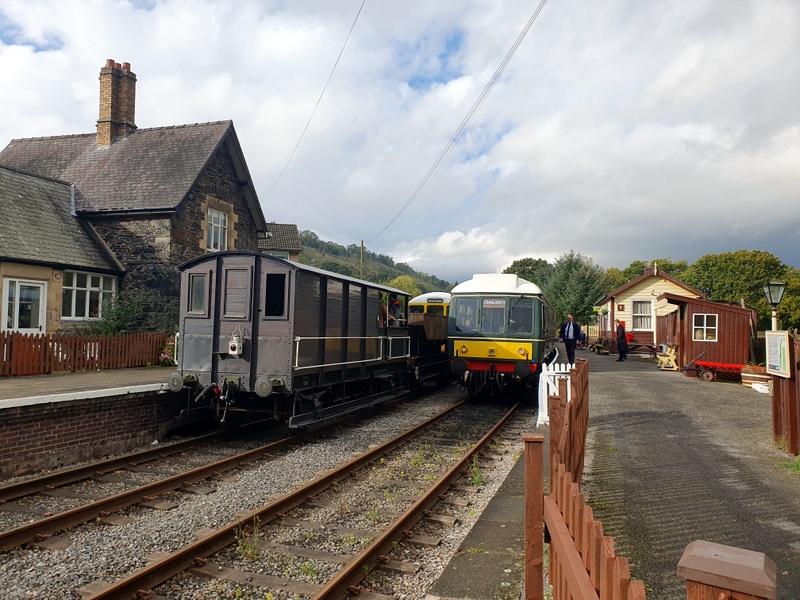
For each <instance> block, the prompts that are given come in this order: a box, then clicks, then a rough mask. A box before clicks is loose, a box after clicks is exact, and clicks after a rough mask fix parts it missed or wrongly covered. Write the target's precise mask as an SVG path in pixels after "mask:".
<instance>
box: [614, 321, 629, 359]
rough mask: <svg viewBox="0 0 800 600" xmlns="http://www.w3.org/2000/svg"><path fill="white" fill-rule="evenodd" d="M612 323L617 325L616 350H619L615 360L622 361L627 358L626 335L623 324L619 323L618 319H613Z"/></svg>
mask: <svg viewBox="0 0 800 600" xmlns="http://www.w3.org/2000/svg"><path fill="white" fill-rule="evenodd" d="M614 323H615V324H616V326H617V351H618V352H619V358H618V359H617V362H624V361H626V360H628V336H626V335H625V325H623V324H622V323H620V322H619V319H615V320H614Z"/></svg>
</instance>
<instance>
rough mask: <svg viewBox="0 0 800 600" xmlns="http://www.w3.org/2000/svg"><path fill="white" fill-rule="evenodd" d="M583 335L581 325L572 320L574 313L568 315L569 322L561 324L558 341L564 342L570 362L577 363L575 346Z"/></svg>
mask: <svg viewBox="0 0 800 600" xmlns="http://www.w3.org/2000/svg"><path fill="white" fill-rule="evenodd" d="M580 337H581V326H580V325H578V324H577V323H575V322H574V321H573V320H572V315H567V322H566V323H564V324H563V325H562V326H561V330H560V331H559V334H558V341H559V342H563V343H564V347H565V348H566V349H567V360H568V361H569V364H571V365H574V364H575V346H576V345H577V343H578V340H579V339H580Z"/></svg>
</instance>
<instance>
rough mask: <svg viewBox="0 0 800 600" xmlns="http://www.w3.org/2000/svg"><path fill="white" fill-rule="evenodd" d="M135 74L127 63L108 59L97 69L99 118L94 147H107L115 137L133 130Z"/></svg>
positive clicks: (134, 126)
mask: <svg viewBox="0 0 800 600" xmlns="http://www.w3.org/2000/svg"><path fill="white" fill-rule="evenodd" d="M135 115H136V74H135V73H132V72H131V65H130V63H122V64H119V63H115V62H114V60H113V59H111V58H109V59H108V60H107V61H106V66H104V67H103V68H101V69H100V118H99V119H97V145H98V146H110V145H111V144H112V143H113V141H114V140H115V139H116V138H120V137H125V136H126V135H128V134H129V133H133V132H134V131H136V123H135V119H134V117H135Z"/></svg>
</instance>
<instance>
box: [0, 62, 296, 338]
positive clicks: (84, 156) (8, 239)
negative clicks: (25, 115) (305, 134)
mask: <svg viewBox="0 0 800 600" xmlns="http://www.w3.org/2000/svg"><path fill="white" fill-rule="evenodd" d="M135 100H136V75H135V74H134V73H133V72H132V71H131V70H130V65H129V64H128V63H123V64H119V63H115V62H114V61H113V60H109V61H107V62H106V65H105V66H104V67H103V68H101V70H100V115H99V119H98V121H97V130H96V132H95V133H90V134H79V135H66V136H56V137H40V138H27V139H15V140H12V141H11V142H10V143H9V144H8V146H6V147H5V148H4V149H3V150H2V152H0V167H3V168H2V169H0V202H2V205H3V207H4V211H2V212H3V217H2V219H0V277H1V278H2V294H3V296H2V305H3V316H2V329H3V330H19V331H37V332H39V331H41V332H54V331H58V330H65V329H67V330H69V329H72V328H75V327H78V328H80V327H81V325H85V324H86V323H87V322H88V321H89V320H91V319H94V318H97V317H102V311H103V308H104V306H107V304H106V301H107V300H108V299H109V298H111V297H112V296H114V295H115V294H117V293H118V292H120V291H125V290H143V291H145V292H146V293H147V294H149V296H150V298H151V299H152V302H151V303H150V306H149V309H150V310H149V311H148V314H149V315H150V316H151V317H153V319H152V322H150V323H149V324H148V327H149V328H151V329H161V330H163V329H165V328H167V327H172V326H174V325H175V324H177V314H178V310H177V303H178V299H179V291H180V290H179V287H180V279H179V274H178V271H177V269H176V267H177V266H178V265H179V264H181V263H182V262H184V261H186V260H188V259H190V258H194V257H197V256H199V255H202V254H205V253H207V252H215V251H223V250H258V249H262V250H266V249H267V248H269V247H270V246H271V243H270V241H269V239H270V238H269V237H268V234H269V231H270V227H272V228H276V227H277V226H276V225H275V224H267V222H266V220H265V218H264V214H263V212H262V210H261V206H260V204H259V200H258V196H257V195H256V191H255V187H254V185H253V181H252V179H251V177H250V173H249V171H248V168H247V163H246V161H245V159H244V154H243V152H242V148H241V146H240V145H239V140H238V138H237V136H236V131H235V130H234V127H233V123H232V122H231V121H219V122H213V123H197V124H192V125H179V126H171V127H155V128H150V129H139V128H137V126H136V124H135ZM281 231H282V230H281ZM295 231H296V227H295ZM275 237H276V236H275V234H274V233H273V235H272V238H273V239H274V238H275ZM287 250H290V251H293V250H294V247H293V246H292V247H291V248H287ZM297 251H298V252H299V238H298V244H297ZM21 286H22V287H21ZM21 290H24V293H22V292H21Z"/></svg>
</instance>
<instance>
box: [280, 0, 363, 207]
mask: <svg viewBox="0 0 800 600" xmlns="http://www.w3.org/2000/svg"><path fill="white" fill-rule="evenodd" d="M366 3H367V0H363V1H362V2H361V6H360V7H359V8H358V12H357V13H356V18H355V19H353V24H352V25H351V26H350V31H348V32H347V37H346V38H345V40H344V44H342V49H341V50H339V56H337V57H336V62H335V63H333V68H332V69H331V73H330V75H328V80H327V81H326V82H325V85H324V86H323V88H322V92H321V93H320V95H319V98H317V103H316V104H315V105H314V110H312V111H311V116H309V117H308V122H307V123H306V126H305V127H304V128H303V132H302V133H301V134H300V139H298V140H297V143H296V144H295V145H294V150H292V153H291V154H290V155H289V160H287V161H286V164H285V165H284V167H283V170H282V171H281V172H280V175H278V179H276V180H275V183H273V184H272V187H271V188H269V191H268V192H267V195H266V196H265V199H266V198H269V195H270V194H271V193H272V190H274V189H275V186H277V185H278V182H279V181H280V180H281V178H282V177H283V174H284V173H285V172H286V169H287V168H289V163H291V162H292V159H293V158H294V155H295V152H297V148H299V147H300V142H302V141H303V137H304V136H305V135H306V131H308V126H309V125H311V120H312V119H313V118H314V114H315V113H316V112H317V108H318V107H319V103H320V102H321V101H322V96H324V95H325V90H327V89H328V84H329V83H330V82H331V79H332V78H333V73H334V72H335V71H336V67H337V66H338V65H339V60H340V59H341V58H342V54H344V49H345V48H346V47H347V42H349V41H350V36H351V35H352V33H353V29H355V27H356V23H357V22H358V17H359V16H360V15H361V11H362V10H363V8H364V5H365V4H366Z"/></svg>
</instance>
